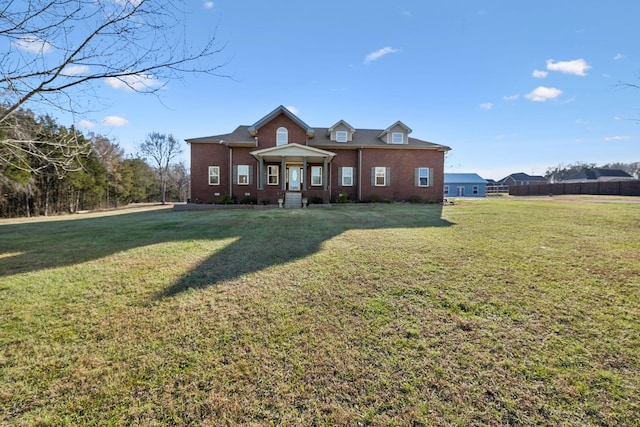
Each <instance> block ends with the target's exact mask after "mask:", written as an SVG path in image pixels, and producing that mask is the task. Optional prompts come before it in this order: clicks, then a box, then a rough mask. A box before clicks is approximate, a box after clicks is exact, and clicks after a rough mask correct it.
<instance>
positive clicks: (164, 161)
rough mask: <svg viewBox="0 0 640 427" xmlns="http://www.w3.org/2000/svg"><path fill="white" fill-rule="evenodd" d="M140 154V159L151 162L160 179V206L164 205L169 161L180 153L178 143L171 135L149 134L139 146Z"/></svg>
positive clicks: (180, 149)
mask: <svg viewBox="0 0 640 427" xmlns="http://www.w3.org/2000/svg"><path fill="white" fill-rule="evenodd" d="M140 153H141V154H142V157H144V158H146V159H150V160H151V161H152V163H153V166H154V167H155V168H156V171H157V172H158V177H159V179H160V194H161V197H162V204H163V205H164V204H165V203H166V192H167V178H168V175H169V166H170V165H171V161H172V160H173V159H175V158H176V157H177V156H178V155H179V154H180V153H182V148H181V147H180V143H179V142H178V140H177V139H175V138H174V137H173V135H171V134H169V135H166V134H161V133H158V132H151V133H150V134H149V135H147V139H146V140H145V141H144V142H143V143H142V144H141V145H140Z"/></svg>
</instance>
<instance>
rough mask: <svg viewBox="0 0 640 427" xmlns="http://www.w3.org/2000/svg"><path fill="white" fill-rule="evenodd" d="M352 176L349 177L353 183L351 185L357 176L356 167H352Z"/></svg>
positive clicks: (354, 183) (355, 182) (354, 182)
mask: <svg viewBox="0 0 640 427" xmlns="http://www.w3.org/2000/svg"><path fill="white" fill-rule="evenodd" d="M352 170H353V172H352V173H353V176H352V177H351V182H352V183H353V185H356V184H357V179H356V178H357V176H358V168H353V169H352Z"/></svg>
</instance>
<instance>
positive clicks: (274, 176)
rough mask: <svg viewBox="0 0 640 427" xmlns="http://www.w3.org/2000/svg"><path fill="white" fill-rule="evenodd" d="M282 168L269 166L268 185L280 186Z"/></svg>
mask: <svg viewBox="0 0 640 427" xmlns="http://www.w3.org/2000/svg"><path fill="white" fill-rule="evenodd" d="M279 176H280V168H279V167H278V166H267V184H268V185H278V182H279V178H278V177H279Z"/></svg>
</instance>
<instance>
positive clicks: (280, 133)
mask: <svg viewBox="0 0 640 427" xmlns="http://www.w3.org/2000/svg"><path fill="white" fill-rule="evenodd" d="M288 143H289V131H288V130H287V128H282V127H281V128H278V130H277V131H276V145H286V144H288Z"/></svg>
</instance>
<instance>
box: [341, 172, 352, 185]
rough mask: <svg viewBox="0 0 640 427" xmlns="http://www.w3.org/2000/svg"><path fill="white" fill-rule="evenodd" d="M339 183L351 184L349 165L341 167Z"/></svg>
mask: <svg viewBox="0 0 640 427" xmlns="http://www.w3.org/2000/svg"><path fill="white" fill-rule="evenodd" d="M341 183H342V186H343V187H351V186H353V168H351V167H347V168H342V178H341Z"/></svg>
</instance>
